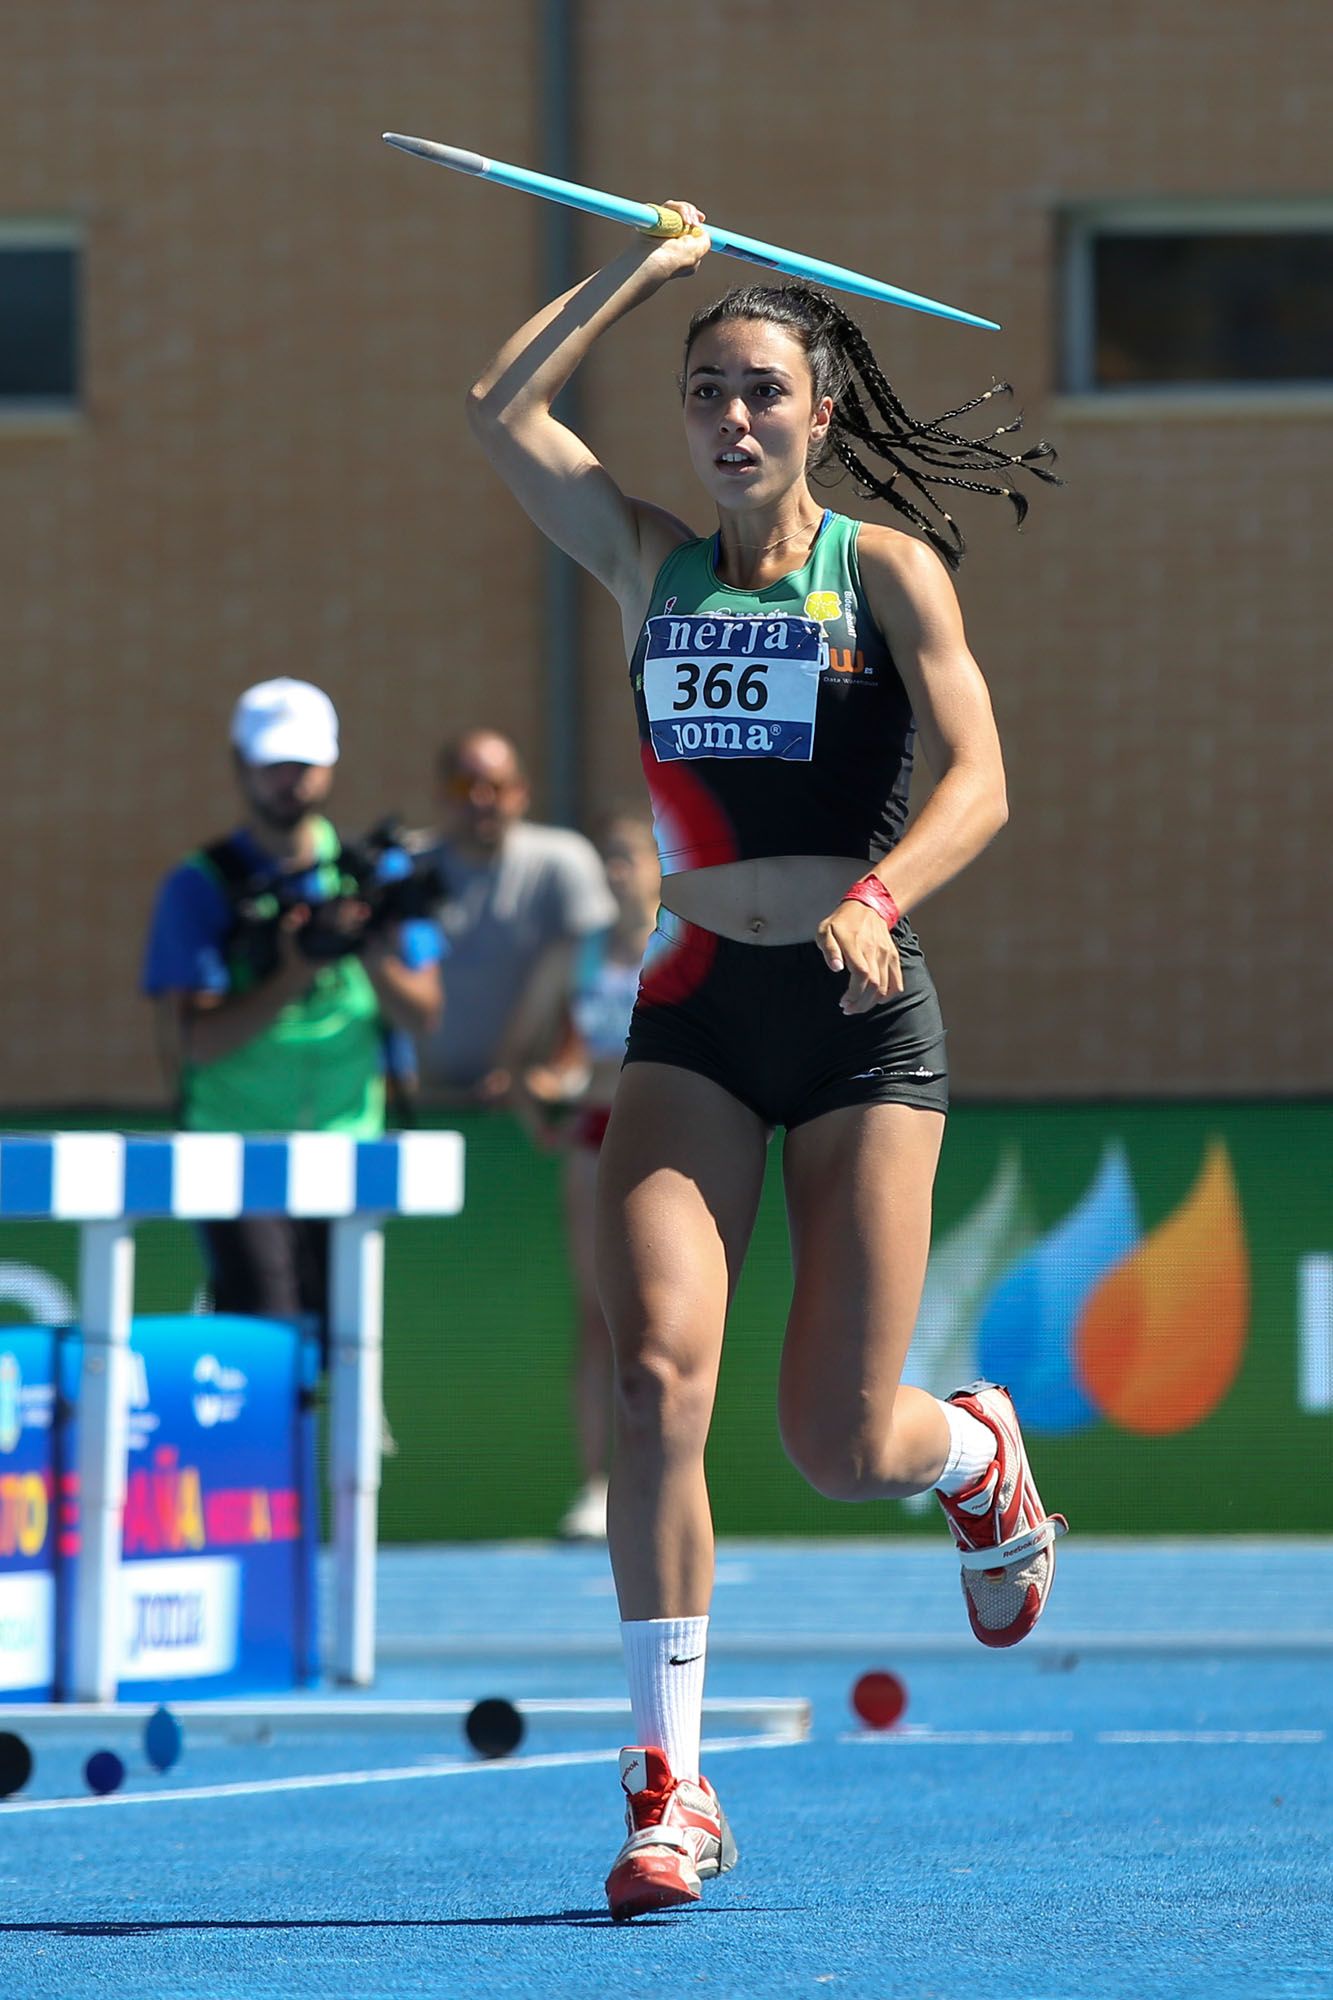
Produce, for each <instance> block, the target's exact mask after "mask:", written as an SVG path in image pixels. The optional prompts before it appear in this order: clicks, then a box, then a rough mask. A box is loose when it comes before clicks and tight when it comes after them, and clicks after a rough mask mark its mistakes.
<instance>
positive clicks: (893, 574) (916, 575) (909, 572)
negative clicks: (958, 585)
mask: <svg viewBox="0 0 1333 2000" xmlns="http://www.w3.org/2000/svg"><path fill="white" fill-rule="evenodd" d="M855 527H856V531H857V532H856V536H855V546H856V556H857V562H858V565H859V567H860V570H861V575H862V578H863V580H864V582H865V584H866V586H867V588H868V589H869V590H871V591H872V592H874V591H876V590H881V591H883V590H889V591H892V592H894V593H895V595H897V596H899V597H906V598H909V599H912V600H921V599H923V598H927V599H928V598H930V597H933V596H937V595H938V594H939V593H940V592H941V591H943V592H945V593H946V594H947V595H949V596H952V595H953V585H952V583H951V582H950V581H949V572H948V570H947V569H946V568H945V567H944V564H943V563H942V562H941V560H940V558H939V557H938V556H937V555H936V553H935V551H934V549H932V548H931V547H930V545H929V544H928V543H927V542H923V541H921V540H920V538H919V537H918V536H916V535H908V534H904V533H903V531H902V529H901V528H891V527H889V526H888V525H887V524H886V523H885V522H883V521H861V522H857V523H855Z"/></svg>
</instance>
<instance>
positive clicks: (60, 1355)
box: [0, 1314, 318, 1701]
mask: <svg viewBox="0 0 1333 2000" xmlns="http://www.w3.org/2000/svg"><path fill="white" fill-rule="evenodd" d="M80 1361H81V1342H80V1340H79V1335H78V1329H77V1328H71V1329H66V1330H64V1331H62V1332H60V1333H57V1332H54V1331H52V1330H51V1329H49V1328H35V1327H34V1328H23V1329H19V1328H14V1327H5V1328H0V1701H3V1700H5V1699H9V1700H24V1701H33V1700H49V1699H51V1698H52V1697H53V1696H56V1697H58V1695H59V1693H60V1690H61V1688H62V1686H64V1685H67V1684H68V1666H69V1657H70V1643H71V1637H72V1634H71V1628H70V1609H71V1603H72V1597H73V1583H74V1571H75V1565H76V1564H77V1561H78V1552H79V1510H78V1480H77V1475H76V1472H75V1470H74V1468H75V1467H76V1466H77V1464H78V1437H77V1432H78V1416H77V1398H78V1387H79V1368H80ZM317 1368H318V1351H317V1346H316V1343H315V1341H314V1340H313V1338H311V1337H310V1336H308V1335H304V1334H302V1333H300V1332H299V1331H298V1330H297V1329H296V1328H295V1327H293V1326H292V1325H290V1324H288V1323H287V1322H286V1321H271V1320H254V1319H241V1318H233V1317H230V1316H225V1315H216V1316H214V1315H196V1314H179V1315H171V1316H168V1317H163V1318H143V1319H136V1320H135V1322H134V1326H133V1331H132V1335H131V1345H130V1392H129V1413H128V1414H129V1462H128V1482H127V1489H126V1497H125V1518H124V1529H123V1540H122V1566H121V1572H120V1592H121V1667H120V1693H121V1694H122V1695H123V1696H126V1697H130V1696H134V1697H139V1698H142V1697H148V1696H157V1697H162V1698H167V1697H171V1696H177V1697H179V1696H180V1695H182V1694H186V1693H188V1694H190V1695H194V1696H200V1697H201V1696H204V1695H228V1694H250V1693H265V1692H272V1691H275V1690H280V1689H283V1688H289V1687H292V1686H295V1685H299V1684H303V1683H305V1682H309V1681H311V1680H313V1679H315V1678H316V1676H317V1670H318V1667H317V1621H316V1615H315V1573H314V1563H315V1545H316V1535H317V1512H318V1510H317V1502H316V1494H315V1444H314V1426H315V1419H314V1410H313V1403H314V1388H315V1381H316V1374H317ZM58 1385H59V1388H60V1391H61V1394H60V1396H59V1398H57V1386H58Z"/></svg>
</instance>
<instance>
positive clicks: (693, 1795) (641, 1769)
mask: <svg viewBox="0 0 1333 2000" xmlns="http://www.w3.org/2000/svg"><path fill="white" fill-rule="evenodd" d="M620 1782H621V1785H622V1786H623V1787H624V1792H625V1797H626V1800H627V1801H628V1803H627V1805H626V1808H625V1822H626V1824H627V1826H628V1827H629V1839H628V1840H627V1841H626V1842H625V1845H624V1846H623V1847H622V1848H621V1850H620V1852H619V1854H618V1855H617V1856H616V1858H615V1861H614V1862H613V1863H612V1867H611V1873H610V1874H609V1875H608V1876H607V1878H606V1900H607V1902H608V1903H609V1904H610V1906H611V1915H612V1917H613V1919H614V1920H615V1922H616V1923H618V1924H623V1923H625V1922H627V1921H628V1919H629V1918H630V1917H642V1916H645V1915H646V1914H647V1912H648V1911H649V1910H670V1909H675V1908H676V1907H677V1906H678V1905H679V1904H681V1903H697V1902H698V1900H699V1884H700V1882H701V1881H704V1882H706V1881H707V1880H708V1878H709V1877H710V1876H712V1875H721V1874H722V1873H723V1871H724V1870H725V1869H728V1868H733V1867H734V1866H735V1864H736V1843H735V1841H734V1840H733V1839H732V1837H731V1828H730V1827H729V1826H728V1825H727V1818H726V1814H725V1813H724V1812H723V1810H722V1808H721V1806H720V1805H719V1804H718V1802H717V1793H716V1792H715V1791H714V1790H713V1787H712V1786H711V1785H710V1784H709V1782H708V1780H707V1778H700V1780H699V1782H698V1784H694V1783H692V1782H691V1780H690V1779H688V1778H673V1777H672V1775H671V1768H670V1766H669V1765H668V1763H667V1760H666V1758H665V1757H664V1756H663V1754H662V1752H661V1751H660V1750H657V1749H653V1748H651V1747H650V1748H648V1749H642V1748H633V1749H629V1750H622V1751H621V1753H620Z"/></svg>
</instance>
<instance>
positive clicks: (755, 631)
mask: <svg viewBox="0 0 1333 2000" xmlns="http://www.w3.org/2000/svg"><path fill="white" fill-rule="evenodd" d="M823 660H824V635H823V630H822V628H821V627H820V625H819V624H818V623H817V622H816V621H815V620H814V619H812V618H780V617H774V618H762V617H761V618H753V617H751V618H727V617H721V616H717V617H712V618H671V617H658V618H650V619H649V620H648V643H647V647H646V649H645V653H644V668H643V694H644V704H645V706H646V708H647V711H648V727H649V733H650V736H651V739H652V745H653V750H654V753H655V755H656V756H657V759H658V761H659V763H665V762H669V761H672V760H674V759H677V758H691V757H781V758H786V759H794V760H796V761H798V762H807V763H808V762H809V760H810V758H811V757H812V756H813V754H814V741H815V710H816V706H817V703H818V699H819V675H820V670H821V667H822V665H823Z"/></svg>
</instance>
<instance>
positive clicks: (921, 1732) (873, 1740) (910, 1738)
mask: <svg viewBox="0 0 1333 2000" xmlns="http://www.w3.org/2000/svg"><path fill="white" fill-rule="evenodd" d="M1073 1740H1074V1732H1073V1730H1072V1729H913V1728H907V1729H878V1730H865V1731H864V1732H862V1731H857V1730H848V1731H847V1733H846V1735H845V1736H840V1737H839V1738H838V1741H839V1743H854V1744H857V1745H858V1746H865V1745H869V1746H871V1747H872V1748H873V1747H875V1746H877V1745H880V1744H890V1745H892V1746H893V1748H895V1749H903V1748H904V1747H908V1746H910V1745H912V1744H914V1743H918V1744H924V1745H925V1746H926V1747H927V1748H928V1749H930V1748H933V1747H934V1746H935V1745H936V1744H941V1743H969V1744H974V1743H1072V1742H1073Z"/></svg>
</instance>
